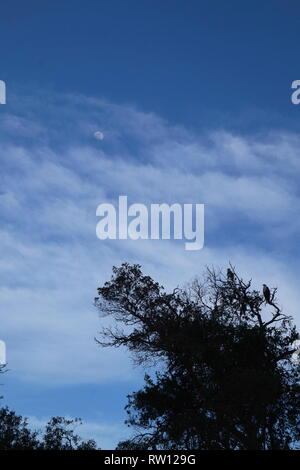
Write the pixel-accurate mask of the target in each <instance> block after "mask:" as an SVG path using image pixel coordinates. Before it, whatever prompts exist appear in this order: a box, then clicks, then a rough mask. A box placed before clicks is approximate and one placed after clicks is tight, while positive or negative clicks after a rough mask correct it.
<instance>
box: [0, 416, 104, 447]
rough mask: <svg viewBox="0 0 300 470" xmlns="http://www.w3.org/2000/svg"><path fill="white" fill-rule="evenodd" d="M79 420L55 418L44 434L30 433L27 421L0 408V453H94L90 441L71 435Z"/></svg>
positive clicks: (93, 445)
mask: <svg viewBox="0 0 300 470" xmlns="http://www.w3.org/2000/svg"><path fill="white" fill-rule="evenodd" d="M80 423H81V421H80V420H79V419H74V420H71V419H65V418H61V417H54V418H51V420H50V421H49V422H48V423H47V425H46V427H45V430H44V432H43V433H42V432H40V431H36V430H32V429H30V427H29V424H28V420H27V419H26V418H23V417H22V416H19V415H17V414H16V413H15V412H14V411H12V410H9V409H8V408H7V407H4V408H1V409H0V450H95V449H96V443H95V441H93V440H89V441H83V440H82V439H81V438H80V437H79V436H77V435H76V434H75V433H74V429H73V428H72V427H74V426H75V425H78V424H80Z"/></svg>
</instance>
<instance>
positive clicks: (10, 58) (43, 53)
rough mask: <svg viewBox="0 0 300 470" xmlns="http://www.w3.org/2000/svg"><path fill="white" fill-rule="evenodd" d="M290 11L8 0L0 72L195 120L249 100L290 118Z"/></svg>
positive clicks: (293, 10) (294, 69) (298, 19)
mask: <svg viewBox="0 0 300 470" xmlns="http://www.w3.org/2000/svg"><path fill="white" fill-rule="evenodd" d="M299 13H300V6H299V4H298V2H297V1H292V0H287V1H277V0H273V1H266V0H262V1H255V0H254V1H253V0H252V1H247V0H246V1H243V2H240V1H239V0H236V1H233V0H230V1H226V2H223V1H217V0H207V1H205V0H202V1H199V0H198V1H197V0H195V1H193V0H189V1H179V0H164V1H153V2H150V1H138V0H136V1H134V0H129V1H116V0H111V1H101V0H100V1H99V0H98V1H97V0H95V1H94V0H89V1H88V2H84V1H81V0H73V1H72V2H71V1H67V0H62V1H38V0H37V1H32V0H28V1H26V2H22V1H16V0H12V1H10V2H5V4H2V5H1V18H0V38H1V51H2V52H1V72H2V75H3V79H6V80H7V81H8V83H10V84H13V83H18V84H20V83H24V84H26V85H28V84H30V85H31V86H33V87H36V88H38V87H42V88H44V87H45V86H47V87H49V88H51V89H53V90H55V91H61V92H72V91H75V92H78V91H80V92H82V93H84V94H88V95H93V96H99V97H103V96H104V97H105V98H107V99H109V100H112V101H117V102H119V103H120V102H121V103H124V102H125V103H127V102H130V103H136V104H137V105H138V106H141V107H142V108H143V109H146V110H151V111H154V112H156V113H158V114H160V115H162V116H163V117H166V118H167V119H169V120H171V121H172V122H180V123H188V124H189V125H195V126H199V125H208V124H210V122H216V121H217V122H218V123H219V122H220V120H221V117H220V112H224V113H225V114H226V115H227V114H230V115H231V117H232V118H233V119H234V117H235V116H236V113H240V112H242V113H244V111H245V109H246V108H255V107H258V108H260V109H262V110H266V109H268V110H269V111H273V112H274V114H276V113H277V112H280V113H281V114H283V115H284V116H290V115H292V117H294V116H295V119H296V113H297V110H295V109H293V108H292V107H291V106H290V102H289V100H288V99H287V97H288V95H289V91H288V90H289V87H290V83H291V81H292V80H293V79H295V77H297V74H298V70H299V54H298V52H299V26H300V14H299ZM274 119H275V117H274ZM278 119H279V118H278ZM252 124H253V122H252Z"/></svg>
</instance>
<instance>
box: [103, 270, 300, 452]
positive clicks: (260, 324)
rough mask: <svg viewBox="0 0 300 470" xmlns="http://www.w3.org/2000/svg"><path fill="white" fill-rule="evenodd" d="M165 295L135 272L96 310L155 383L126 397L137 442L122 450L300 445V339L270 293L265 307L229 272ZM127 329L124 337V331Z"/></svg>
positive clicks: (113, 341)
mask: <svg viewBox="0 0 300 470" xmlns="http://www.w3.org/2000/svg"><path fill="white" fill-rule="evenodd" d="M230 272H231V273H232V274H231V275H230V276H224V275H223V274H222V272H215V271H214V270H210V269H208V270H207V273H206V274H205V276H204V279H203V281H200V280H199V279H196V280H195V281H194V282H192V283H191V284H190V285H188V286H187V287H186V288H185V289H178V288H177V289H175V290H174V291H173V292H171V293H166V292H165V291H164V288H163V287H162V286H160V285H159V284H158V283H157V282H155V281H154V280H152V279H151V277H149V276H144V275H143V274H142V272H141V269H140V266H139V265H133V266H132V265H129V264H127V263H125V264H123V265H122V266H121V267H120V268H113V276H112V278H111V281H109V282H106V283H105V284H104V286H103V287H100V288H99V289H98V293H99V294H98V295H99V296H98V297H96V298H95V304H96V306H97V307H98V309H99V311H100V313H101V315H110V316H111V317H112V318H113V319H114V320H115V321H116V322H117V325H116V327H112V328H105V329H103V332H102V338H101V339H100V340H99V343H100V344H101V345H102V346H116V347H119V346H125V347H126V348H128V349H129V351H131V352H132V353H133V357H134V359H135V361H136V362H137V363H139V364H144V365H146V364H148V363H152V364H153V363H156V365H157V366H158V368H159V370H158V371H157V372H156V374H152V377H151V376H150V375H146V376H145V386H144V388H143V389H142V390H139V391H137V392H135V393H133V394H132V395H130V396H129V397H128V398H129V401H128V405H127V412H128V420H127V423H128V424H129V425H130V426H133V427H134V428H135V429H137V430H138V431H137V433H136V434H135V436H134V437H133V438H132V439H131V440H129V441H125V442H123V443H120V444H119V447H118V448H120V449H134V448H144V449H261V450H263V449H288V448H291V447H293V446H295V445H296V442H297V441H299V439H300V430H299V425H300V387H299V372H300V365H299V364H297V363H296V362H293V360H292V355H293V354H294V353H295V347H294V342H295V341H296V340H297V339H298V337H299V336H298V333H297V331H296V328H295V326H293V325H292V322H291V318H290V317H287V316H286V315H285V314H283V313H282V311H281V309H280V308H279V307H278V304H277V300H276V289H271V291H270V292H271V299H270V304H268V305H267V304H266V303H265V299H264V297H263V295H262V293H261V292H259V291H257V290H255V289H252V288H251V281H249V282H244V281H243V279H241V278H240V277H239V276H238V274H237V273H236V271H235V270H234V268H233V267H232V266H230ZM122 325H123V327H122Z"/></svg>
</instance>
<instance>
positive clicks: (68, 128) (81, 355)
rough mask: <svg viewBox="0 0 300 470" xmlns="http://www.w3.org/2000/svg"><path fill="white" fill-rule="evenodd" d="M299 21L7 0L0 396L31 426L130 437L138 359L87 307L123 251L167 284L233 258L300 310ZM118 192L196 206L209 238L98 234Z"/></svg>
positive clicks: (226, 12) (209, 7)
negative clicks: (71, 423) (107, 342)
mask: <svg viewBox="0 0 300 470" xmlns="http://www.w3.org/2000/svg"><path fill="white" fill-rule="evenodd" d="M299 31H300V6H299V3H298V2H296V1H292V0H285V1H283V0H282V1H275V0H272V1H271V0H269V1H264V0H261V1H254V0H252V1H243V2H241V1H238V0H236V1H234V0H227V1H222V0H209V1H208V0H207V1H205V0H203V1H201V0H198V1H193V0H188V1H187V0H185V1H179V0H173V1H170V0H161V1H158V0H153V1H146V0H145V1H144V0H139V1H135V0H126V1H121V0H118V1H117V0H109V1H101V0H98V1H94V0H86V1H82V0H72V1H71V0H68V1H66V0H59V1H58V0H55V1H50V0H49V1H47V0H42V1H41V0H39V1H32V0H27V1H23V0H19V1H16V0H11V1H10V2H5V4H4V3H3V2H2V4H1V6H0V43H1V49H0V51H1V55H0V79H1V80H5V82H6V85H7V104H6V105H0V163H1V176H0V185H1V188H0V216H1V227H0V247H1V251H0V252H1V259H0V279H1V286H0V316H1V322H0V324H1V328H0V339H3V340H5V341H6V343H7V350H8V352H7V355H8V362H9V368H10V369H11V371H10V372H9V373H7V374H6V375H5V376H4V377H3V378H2V379H1V382H3V383H4V386H3V387H2V389H1V394H3V395H4V397H5V399H4V402H5V403H6V404H8V405H9V406H11V407H13V408H15V409H16V410H17V411H19V412H21V413H23V414H25V415H28V416H30V417H31V421H32V422H33V423H35V424H36V425H39V424H41V423H43V422H44V420H45V419H47V417H49V416H51V415H57V414H60V415H68V416H81V417H82V418H83V419H84V420H85V421H86V422H87V424H86V425H85V428H84V433H85V435H86V436H88V437H93V436H96V437H97V439H98V440H99V442H100V445H102V447H112V446H113V445H114V444H116V442H117V441H118V439H120V438H122V437H124V436H125V435H126V433H127V431H126V428H125V426H123V425H122V422H123V421H124V419H125V413H124V412H123V411H122V409H123V406H124V404H125V402H126V394H128V393H130V392H132V391H133V390H135V389H136V388H137V387H138V385H139V383H140V382H141V377H142V374H143V371H139V370H137V369H133V368H132V366H131V363H130V361H129V359H128V358H127V356H126V354H124V353H123V352H120V351H116V352H115V351H109V350H107V349H105V350H104V351H103V350H101V349H99V348H98V347H97V346H96V345H95V342H94V336H96V335H97V332H98V331H99V330H100V329H101V322H100V320H99V319H98V317H97V312H95V310H94V308H93V306H92V301H93V298H94V296H95V294H96V287H97V286H99V285H100V284H101V283H102V282H104V281H105V280H107V279H108V277H109V276H110V273H111V267H112V265H113V264H116V265H118V264H120V263H121V262H123V261H125V260H126V261H130V262H138V263H140V264H142V266H143V269H144V270H145V272H147V273H149V274H150V275H152V276H153V277H155V278H156V279H158V280H159V281H160V282H162V283H163V284H165V285H166V286H167V287H174V286H176V285H178V284H180V283H183V282H185V281H188V280H189V279H191V278H192V277H193V276H194V275H195V274H197V273H201V271H202V269H203V268H204V266H205V265H206V264H214V265H220V266H226V264H227V263H228V261H229V260H231V261H232V262H233V263H234V264H235V265H236V266H237V268H238V269H239V270H240V271H241V273H242V275H244V276H245V277H252V278H253V279H254V283H255V285H256V286H257V288H260V287H261V283H262V282H266V283H267V284H269V285H270V286H274V285H278V286H279V291H280V294H281V297H280V299H281V302H282V304H283V305H284V307H285V308H286V309H287V310H288V313H291V314H293V315H294V316H295V317H296V318H297V306H298V305H299V301H300V294H299V292H298V290H299V289H298V284H299V275H300V272H299V267H298V257H299V254H300V250H299V230H300V223H299V210H300V197H299V177H300V163H299V159H300V135H299V130H300V129H299V123H300V105H299V106H297V105H293V104H292V103H291V99H290V97H291V93H292V90H291V83H292V81H293V80H297V79H300V55H299V44H300V41H299V39H300V37H299ZM96 131H101V132H103V134H104V139H103V141H101V140H96V139H95V138H94V132H96ZM119 194H126V195H128V197H129V199H130V201H131V202H142V203H145V204H147V203H151V202H156V203H157V202H167V203H172V202H180V203H185V202H194V203H196V202H198V203H204V204H205V205H206V229H205V248H204V250H202V251H201V252H198V253H187V252H185V251H184V249H183V247H182V246H181V245H180V244H176V243H172V242H168V241H161V242H160V241H159V242H151V241H148V242H146V241H138V242H133V243H131V242H130V241H128V242H127V241H122V242H111V243H109V242H101V241H99V240H98V239H97V238H96V235H95V227H96V222H97V220H96V217H95V211H96V207H97V205H98V204H100V203H101V202H105V201H111V202H115V201H116V200H117V197H118V195H119ZM297 321H298V323H299V315H298V320H297Z"/></svg>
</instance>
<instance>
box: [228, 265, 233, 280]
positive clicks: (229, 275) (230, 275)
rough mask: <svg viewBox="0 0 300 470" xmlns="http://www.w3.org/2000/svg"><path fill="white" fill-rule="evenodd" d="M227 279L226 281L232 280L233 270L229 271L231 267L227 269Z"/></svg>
mask: <svg viewBox="0 0 300 470" xmlns="http://www.w3.org/2000/svg"><path fill="white" fill-rule="evenodd" d="M227 279H228V281H233V280H234V274H233V272H232V271H231V269H229V268H228V269H227Z"/></svg>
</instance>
